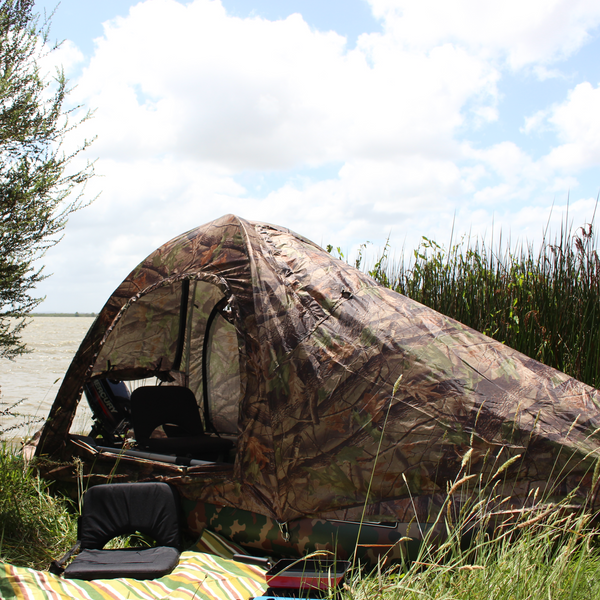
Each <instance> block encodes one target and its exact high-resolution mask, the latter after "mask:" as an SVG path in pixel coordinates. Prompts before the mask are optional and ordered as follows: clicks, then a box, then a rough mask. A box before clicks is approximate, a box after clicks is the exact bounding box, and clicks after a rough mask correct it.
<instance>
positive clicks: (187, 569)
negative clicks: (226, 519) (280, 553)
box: [0, 532, 267, 600]
mask: <svg viewBox="0 0 600 600" xmlns="http://www.w3.org/2000/svg"><path fill="white" fill-rule="evenodd" d="M236 552H240V553H243V551H242V550H241V549H240V548H239V547H237V546H235V545H234V544H232V543H231V542H227V541H225V540H224V539H222V538H220V537H219V536H217V535H215V534H213V533H210V532H204V534H203V535H202V537H201V538H200V540H198V542H197V543H196V545H195V546H194V549H193V550H192V551H190V550H188V551H186V552H183V553H182V554H181V558H180V560H179V564H178V566H177V567H176V568H175V570H174V571H173V572H172V573H171V574H170V575H166V576H165V577H161V578H160V579H154V580H147V581H140V580H137V579H97V580H95V581H82V580H79V579H63V578H62V577H57V576H56V575H52V574H51V573H48V572H46V571H34V570H33V569H26V568H24V567H13V566H11V565H8V564H6V563H0V598H2V600H13V599H15V600H67V599H72V598H74V599H75V600H156V599H162V598H164V599H167V598H168V599H169V600H238V599H239V600H247V599H248V598H250V597H253V596H261V595H262V594H263V592H264V590H265V589H266V587H267V585H266V583H265V576H264V573H265V571H264V569H261V568H260V567H254V566H251V565H244V564H241V563H238V562H234V561H233V560H230V558H231V556H233V554H234V553H236ZM224 557H225V558H224Z"/></svg>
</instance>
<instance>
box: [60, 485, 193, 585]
mask: <svg viewBox="0 0 600 600" xmlns="http://www.w3.org/2000/svg"><path fill="white" fill-rule="evenodd" d="M180 524H181V507H180V503H179V498H178V495H177V492H176V490H175V489H174V488H172V487H171V486H169V485H168V484H166V483H162V482H148V483H111V484H104V485H97V486H94V487H91V488H89V489H88V490H87V491H86V492H85V494H84V496H83V506H82V510H81V516H80V517H79V522H78V536H77V537H78V543H79V545H80V547H81V552H80V553H79V554H78V555H77V556H76V557H75V558H74V559H73V562H71V564H70V565H69V566H68V567H67V568H66V569H65V571H64V576H65V577H67V578H69V579H86V580H90V579H113V578H116V577H132V578H134V579H154V578H157V577H162V576H163V575H167V574H168V573H170V572H171V571H172V570H173V569H174V568H175V566H176V565H177V563H178V561H179V553H180V550H181V530H180ZM136 532H139V533H142V534H145V535H148V536H150V537H152V538H153V539H154V540H156V542H157V544H158V546H157V547H154V548H126V549H119V550H104V546H105V545H106V543H107V542H109V541H110V540H111V539H113V538H114V537H116V536H119V535H131V534H132V533H136ZM64 562H66V560H65V559H64V558H63V559H62V560H61V561H60V562H58V563H57V565H56V566H57V567H58V569H61V563H62V564H64Z"/></svg>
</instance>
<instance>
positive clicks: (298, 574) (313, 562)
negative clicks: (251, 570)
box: [266, 558, 350, 590]
mask: <svg viewBox="0 0 600 600" xmlns="http://www.w3.org/2000/svg"><path fill="white" fill-rule="evenodd" d="M349 567H350V563H349V562H348V561H345V560H330V559H324V560H318V559H298V560H294V559H287V558H286V559H284V560H280V561H278V562H277V564H276V565H275V566H274V567H273V568H272V569H270V570H269V571H267V573H266V579H267V584H268V585H269V587H272V588H297V589H304V590H306V589H312V590H315V589H317V590H328V589H329V588H333V587H336V586H337V585H338V584H339V583H340V581H341V580H342V578H343V577H344V575H345V574H346V571H347V570H348V569H349Z"/></svg>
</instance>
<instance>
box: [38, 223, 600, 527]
mask: <svg viewBox="0 0 600 600" xmlns="http://www.w3.org/2000/svg"><path fill="white" fill-rule="evenodd" d="M215 306H216V308H215ZM215 311H216V312H215ZM211 314H216V315H217V319H218V320H221V323H222V328H221V329H222V331H221V333H220V334H217V335H214V336H213V338H214V340H215V341H214V344H215V347H214V349H213V350H210V348H211V345H210V344H209V345H208V346H207V345H206V344H204V337H205V333H206V330H207V324H208V321H209V319H210V315H211ZM225 322H226V323H227V324H226V325H225V324H224V323H225ZM232 332H233V333H232ZM211 343H212V342H211ZM207 347H208V348H209V350H207ZM205 352H210V353H211V356H212V355H214V356H215V357H216V359H215V361H214V363H213V361H212V360H211V366H210V369H208V371H207V372H208V373H209V377H210V378H211V379H212V380H211V381H208V382H205V381H203V374H202V373H203V369H202V368H200V365H201V364H202V361H203V360H205V359H203V354H204V353H205ZM228 355H229V356H230V360H227V356H228ZM219 365H221V366H219ZM150 376H158V377H159V378H161V379H164V380H166V381H175V382H177V383H180V384H181V383H182V384H184V385H187V386H188V387H190V388H191V389H192V390H194V391H195V393H196V395H197V398H198V400H199V402H200V403H201V397H202V394H203V389H204V386H206V385H208V386H209V387H211V386H212V387H213V388H215V387H216V388H219V389H220V390H221V391H220V392H216V393H215V394H214V398H213V401H214V402H215V403H216V404H218V406H216V408H215V414H218V417H217V418H215V421H217V423H216V425H215V424H213V425H215V426H216V427H217V428H219V427H220V428H221V430H222V431H224V432H227V429H228V428H229V429H230V430H231V428H232V427H236V428H237V445H236V450H235V460H234V462H233V464H232V465H226V466H223V467H220V468H219V469H216V471H215V469H214V468H212V467H202V466H196V467H180V466H177V465H172V466H165V465H162V466H160V467H158V466H156V465H155V466H153V465H152V464H151V463H149V462H147V461H146V462H143V461H142V462H140V461H137V462H136V461H134V460H130V459H128V460H121V461H120V462H119V464H118V465H117V466H115V465H113V467H112V469H113V470H112V472H113V473H114V472H122V473H125V474H127V476H128V477H136V476H138V475H136V473H138V474H139V472H141V471H143V472H144V477H153V476H156V477H161V478H164V479H166V480H169V481H170V482H171V483H174V484H176V485H177V486H178V487H179V488H180V490H181V492H182V494H183V495H184V496H185V497H186V498H188V499H189V500H193V501H194V502H197V503H205V504H210V505H215V506H220V507H229V508H235V509H239V510H244V511H249V512H252V513H257V514H259V515H263V516H265V517H268V518H270V519H273V520H274V521H278V522H282V523H283V522H291V521H293V520H295V519H346V520H360V519H361V518H362V516H363V511H365V512H366V515H367V517H368V519H369V520H371V521H384V520H394V521H402V522H409V521H410V520H411V519H413V518H415V517H416V518H418V519H419V520H420V521H421V522H427V521H431V520H432V519H433V518H435V508H436V507H439V506H441V505H442V502H443V500H442V498H443V496H444V495H445V494H446V493H447V491H448V488H449V486H450V485H451V482H452V481H454V480H455V478H456V477H457V476H458V475H459V474H460V473H461V468H462V467H463V462H464V461H463V459H464V457H465V456H466V455H467V453H468V452H470V454H469V457H470V462H469V469H470V472H471V473H478V474H481V475H482V477H483V479H484V480H485V481H489V480H492V479H493V478H494V476H495V474H496V473H497V472H498V470H499V469H500V467H501V466H502V465H504V467H505V468H503V469H502V481H503V482H504V487H503V489H502V491H499V492H498V493H501V494H505V495H510V496H511V506H518V505H522V504H525V503H526V502H527V499H528V498H531V496H530V494H532V493H533V490H535V489H540V492H541V493H544V494H545V496H546V497H547V498H554V497H556V498H561V497H564V496H566V495H567V494H568V493H569V492H573V491H574V493H575V496H576V498H579V499H580V501H581V502H583V501H584V500H585V499H586V498H587V499H588V500H589V497H590V492H595V489H592V488H594V487H595V484H596V481H597V479H598V478H597V477H595V478H593V471H594V467H595V465H596V461H597V460H598V456H599V453H598V452H599V434H598V431H599V427H600V412H599V396H598V392H597V391H596V390H594V389H592V388H590V387H588V386H586V385H584V384H583V383H581V382H578V381H576V380H574V379H572V378H570V377H568V376H566V375H564V374H563V373H560V372H557V371H555V370H553V369H551V368H549V367H546V366H544V365H542V364H540V363H539V362H536V361H535V360H532V359H530V358H527V357H526V356H524V355H522V354H519V353H518V352H515V351H514V350H512V349H510V348H508V347H506V346H504V345H502V344H500V343H498V342H496V341H494V340H492V339H490V338H488V337H486V336H484V335H482V334H480V333H478V332H476V331H473V330H471V329H469V328H468V327H465V326H464V325H461V324H460V323H458V322H456V321H453V320H452V319H449V318H447V317H445V316H443V315H441V314H438V313H436V312H434V311H433V310H431V309H429V308H427V307H425V306H422V305H420V304H418V303H416V302H414V301H412V300H410V299H408V298H406V297H404V296H401V295H399V294H397V293H395V292H393V291H390V290H388V289H385V288H383V287H381V286H379V285H378V284H376V283H375V282H374V281H373V280H372V279H371V278H370V277H369V276H367V275H365V274H363V273H360V272H359V271H357V270H356V269H354V268H352V267H351V266H349V265H347V264H345V263H343V262H341V261H339V260H337V259H334V258H333V257H332V256H330V255H329V254H328V253H327V252H325V251H324V250H322V249H321V248H319V247H318V246H316V245H315V244H313V243H312V242H310V241H308V240H306V239H305V238H302V237H301V236H298V235H296V234H294V233H292V232H290V231H289V230H287V229H283V228H279V227H275V226H272V225H267V224H264V223H255V222H250V221H246V220H244V219H241V218H238V217H235V216H232V215H229V216H225V217H223V218H221V219H218V220H216V221H214V222H212V223H209V224H207V225H204V226H202V227H199V228H197V229H194V230H192V231H190V232H188V233H186V234H183V235H181V236H179V237H178V238H176V239H174V240H172V241H171V242H168V243H167V244H165V245H164V246H162V247H160V248H159V249H158V250H156V251H155V252H154V253H152V254H151V255H150V256H149V257H148V258H147V259H146V260H144V261H143V262H142V263H141V264H140V265H139V266H138V267H137V268H136V269H134V270H133V271H132V273H131V274H130V275H129V276H128V277H127V278H126V279H125V281H124V282H123V283H122V284H121V285H120V286H119V287H118V288H117V290H116V291H115V292H114V294H113V295H112V296H111V298H110V299H109V300H108V302H107V304H106V305H105V307H104V308H103V310H102V311H101V313H100V314H99V316H98V318H97V319H96V321H95V323H94V324H93V326H92V328H91V329H90V331H89V332H88V334H87V336H86V338H85V340H84V341H83V343H82V345H81V347H80V349H79V351H78V353H77V354H76V356H75V358H74V360H73V363H72V364H71V367H70V368H69V370H68V372H67V374H66V377H65V379H64V382H63V384H62V386H61V388H60V390H59V392H58V395H57V397H56V400H55V402H54V405H53V407H52V410H51V412H50V415H49V418H48V421H47V423H46V425H45V427H44V429H43V432H42V436H41V439H40V441H39V444H38V448H37V454H38V456H49V457H54V458H57V459H63V460H64V459H68V458H70V457H72V456H73V453H74V451H75V450H74V445H73V441H72V438H71V437H70V436H69V428H70V426H71V423H72V420H73V416H74V414H75V409H76V406H77V403H78V402H79V399H80V397H81V393H82V386H83V384H84V383H85V382H87V381H89V380H90V379H92V378H96V377H98V378H106V377H110V378H113V379H120V380H135V379H141V378H144V377H150ZM395 384H396V387H395V391H394V386H395ZM222 386H229V387H227V388H224V387H222ZM227 399H229V400H227ZM227 402H229V403H230V404H229V405H227ZM506 461H509V462H508V463H507V462H506ZM142 463H143V465H142ZM153 469H154V471H153ZM119 470H120V471H119ZM152 473H154V475H152ZM476 481H477V480H472V481H470V482H469V483H471V484H473V485H474V484H475V482H476ZM592 500H594V501H595V496H594V497H593V498H592Z"/></svg>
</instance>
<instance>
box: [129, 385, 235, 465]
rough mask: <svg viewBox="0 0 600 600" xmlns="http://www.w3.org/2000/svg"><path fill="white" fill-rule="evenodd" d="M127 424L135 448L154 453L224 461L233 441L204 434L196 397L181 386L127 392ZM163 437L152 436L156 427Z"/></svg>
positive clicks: (153, 387)
mask: <svg viewBox="0 0 600 600" xmlns="http://www.w3.org/2000/svg"><path fill="white" fill-rule="evenodd" d="M131 424H132V426H133V431H134V434H135V439H136V442H137V444H138V446H139V447H140V448H142V449H144V450H148V451H150V452H154V453H156V454H168V455H175V456H180V457H188V458H197V459H202V460H213V461H216V460H225V458H226V457H227V455H228V454H229V451H230V450H231V449H232V448H233V442H232V441H231V440H228V439H223V438H220V437H217V436H212V435H207V434H206V433H205V432H204V427H203V425H202V420H201V418H200V411H199V409H198V404H197V402H196V397H195V396H194V393H193V392H192V390H190V389H188V388H186V387H183V386H172V385H165V386H155V385H153V386H141V387H139V388H136V389H135V390H134V391H133V392H132V393H131ZM161 426H162V428H163V431H164V434H165V436H164V437H152V433H153V432H154V431H155V430H156V429H157V428H158V427H161Z"/></svg>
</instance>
